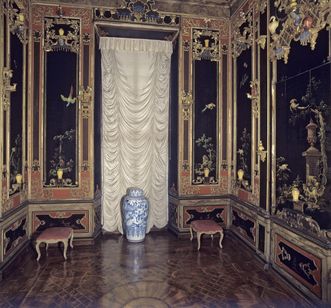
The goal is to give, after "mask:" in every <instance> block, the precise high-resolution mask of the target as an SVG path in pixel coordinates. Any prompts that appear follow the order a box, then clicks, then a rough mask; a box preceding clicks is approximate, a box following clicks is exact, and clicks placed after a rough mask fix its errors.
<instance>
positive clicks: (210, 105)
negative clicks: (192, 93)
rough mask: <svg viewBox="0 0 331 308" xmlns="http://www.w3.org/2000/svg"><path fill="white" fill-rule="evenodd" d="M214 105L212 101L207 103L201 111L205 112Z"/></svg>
mask: <svg viewBox="0 0 331 308" xmlns="http://www.w3.org/2000/svg"><path fill="white" fill-rule="evenodd" d="M215 107H216V105H215V104H214V103H209V104H207V105H206V106H205V108H203V109H202V111H201V112H205V111H206V110H207V109H209V110H213V109H214V108H215Z"/></svg>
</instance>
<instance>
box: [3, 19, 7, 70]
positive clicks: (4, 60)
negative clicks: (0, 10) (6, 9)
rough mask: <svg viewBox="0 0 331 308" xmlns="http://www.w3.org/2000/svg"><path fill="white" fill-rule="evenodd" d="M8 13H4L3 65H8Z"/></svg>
mask: <svg viewBox="0 0 331 308" xmlns="http://www.w3.org/2000/svg"><path fill="white" fill-rule="evenodd" d="M7 45H8V42H7V15H5V14H3V50H4V53H3V65H4V67H6V66H7V52H6V51H7Z"/></svg>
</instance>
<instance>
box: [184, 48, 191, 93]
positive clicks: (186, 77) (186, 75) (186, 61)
mask: <svg viewBox="0 0 331 308" xmlns="http://www.w3.org/2000/svg"><path fill="white" fill-rule="evenodd" d="M189 55H190V53H189V51H184V90H185V92H186V93H187V92H188V81H189V74H190V70H189V67H190V61H189V59H190V56H189Z"/></svg>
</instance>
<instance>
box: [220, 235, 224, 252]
mask: <svg viewBox="0 0 331 308" xmlns="http://www.w3.org/2000/svg"><path fill="white" fill-rule="evenodd" d="M223 237H224V233H223V231H220V248H223V246H222V241H223Z"/></svg>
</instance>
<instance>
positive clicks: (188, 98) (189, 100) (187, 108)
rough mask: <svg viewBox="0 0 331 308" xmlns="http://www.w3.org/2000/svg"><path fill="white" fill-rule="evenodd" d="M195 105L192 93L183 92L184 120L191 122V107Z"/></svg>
mask: <svg viewBox="0 0 331 308" xmlns="http://www.w3.org/2000/svg"><path fill="white" fill-rule="evenodd" d="M192 104H193V97H192V92H185V91H183V92H182V106H183V109H182V110H183V118H184V120H189V119H190V116H191V106H192Z"/></svg>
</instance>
